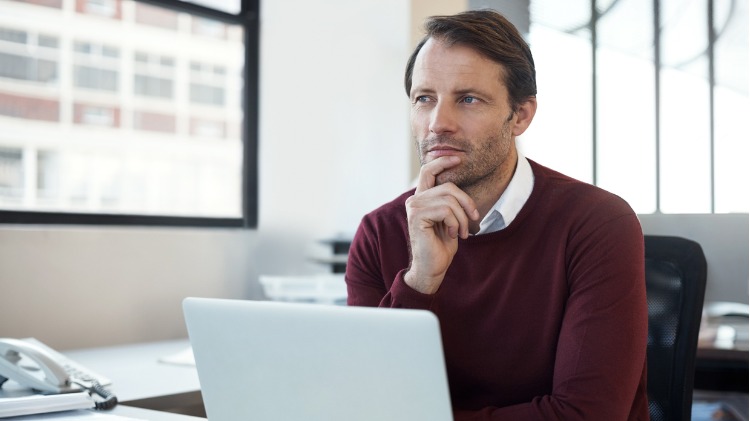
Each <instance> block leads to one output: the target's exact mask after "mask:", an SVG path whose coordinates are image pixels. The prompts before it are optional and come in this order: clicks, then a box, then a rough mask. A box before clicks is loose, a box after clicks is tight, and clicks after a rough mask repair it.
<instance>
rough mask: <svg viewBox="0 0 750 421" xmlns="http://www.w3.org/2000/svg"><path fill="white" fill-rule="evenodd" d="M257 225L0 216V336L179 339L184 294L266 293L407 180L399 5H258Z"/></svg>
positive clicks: (306, 269) (106, 341) (282, 0)
mask: <svg viewBox="0 0 750 421" xmlns="http://www.w3.org/2000/svg"><path fill="white" fill-rule="evenodd" d="M261 10H262V13H261V63H262V66H261V83H260V85H261V86H260V90H261V98H260V109H261V112H260V162H259V163H260V181H259V182H260V185H259V187H260V200H259V203H260V209H259V214H260V221H259V227H258V229H257V230H230V229H226V230H221V229H218V230H217V229H179V228H173V229H159V228H137V227H136V228H123V227H57V226H7V225H0V337H4V336H9V337H24V336H36V337H37V338H39V339H41V340H43V341H45V342H47V343H48V344H50V345H52V346H54V347H57V348H59V349H71V348H78V347H88V346H103V345H110V344H121V343H130V342H139V341H150V340H158V339H168V338H177V337H184V336H185V334H186V333H185V329H184V326H183V319H182V313H181V309H180V302H181V300H182V298H183V297H185V296H189V295H200V296H217V297H231V298H263V294H262V291H261V289H260V287H259V285H258V282H257V279H258V276H259V275H260V274H276V275H278V274H307V273H315V272H324V271H327V270H328V268H327V267H326V266H324V265H320V264H317V263H314V262H312V261H311V260H310V259H309V257H310V255H311V254H313V253H316V252H323V250H318V249H317V245H316V244H317V243H316V241H317V240H319V239H321V238H326V237H330V236H334V235H338V234H343V235H351V234H352V233H353V232H354V230H355V229H356V226H357V224H358V222H359V219H360V218H361V216H362V215H363V214H364V213H365V212H367V211H369V210H371V209H373V208H374V207H376V206H378V205H379V204H380V203H383V202H385V201H386V200H388V199H390V198H392V197H394V196H395V195H396V194H398V193H400V192H401V191H403V190H405V189H406V188H408V184H409V181H410V180H409V175H408V159H409V158H408V156H409V153H408V151H409V149H410V148H411V141H410V138H409V129H408V101H407V99H406V96H405V95H404V94H403V88H402V74H403V67H404V63H405V61H406V58H407V56H408V53H409V48H410V46H409V2H403V1H402V0H359V1H357V2H350V1H345V0H328V1H326V2H324V3H323V4H321V3H320V2H308V1H305V0H269V1H263V2H262V5H261Z"/></svg>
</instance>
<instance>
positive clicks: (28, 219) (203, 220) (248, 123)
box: [0, 0, 260, 228]
mask: <svg viewBox="0 0 750 421" xmlns="http://www.w3.org/2000/svg"><path fill="white" fill-rule="evenodd" d="M135 1H138V2H142V3H148V4H152V5H155V6H159V7H164V8H167V9H171V10H174V11H177V12H185V13H189V14H191V15H199V16H203V17H206V18H210V19H215V20H218V21H221V22H224V23H229V24H234V25H240V26H242V27H243V29H244V43H245V49H244V51H245V65H244V68H243V77H244V91H243V93H242V105H243V108H244V118H243V123H242V144H243V148H242V150H243V157H242V158H243V159H242V215H241V217H238V218H212V217H198V216H196V217H192V216H190V217H183V216H170V215H140V214H107V213H83V212H44V211H26V210H23V211H16V210H4V209H0V224H43V225H116V226H157V227H158V226H162V227H198V228H200V227H206V228H211V227H216V228H257V226H258V91H259V89H258V77H259V49H260V42H259V37H260V31H259V28H260V0H240V2H241V3H240V12H239V13H237V14H233V13H227V12H224V11H220V10H217V9H212V8H209V7H205V6H202V5H198V4H195V3H189V2H186V1H181V0H135Z"/></svg>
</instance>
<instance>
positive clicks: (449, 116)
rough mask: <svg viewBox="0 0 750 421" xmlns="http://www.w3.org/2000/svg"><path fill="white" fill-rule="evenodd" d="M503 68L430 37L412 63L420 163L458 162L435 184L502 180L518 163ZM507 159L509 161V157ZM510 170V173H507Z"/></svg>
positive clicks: (464, 186) (463, 184)
mask: <svg viewBox="0 0 750 421" xmlns="http://www.w3.org/2000/svg"><path fill="white" fill-rule="evenodd" d="M502 72H503V68H502V66H501V65H500V64H498V63H495V62H493V61H491V60H489V59H487V58H485V57H484V56H482V55H481V54H479V53H477V52H476V51H474V50H473V49H471V48H468V47H466V46H462V45H453V46H451V47H448V46H446V45H445V44H444V43H442V42H440V41H438V40H435V39H430V40H428V41H427V43H426V44H425V45H424V46H423V47H422V49H421V51H420V52H419V54H418V56H417V59H416V61H415V63H414V71H413V74H412V88H411V92H410V95H409V97H410V100H411V103H412V110H411V128H412V134H413V135H414V139H415V143H416V146H417V149H418V151H419V155H420V161H421V162H422V165H424V164H425V163H427V162H430V161H432V160H433V159H436V158H438V157H440V156H445V155H455V156H459V157H460V158H461V163H460V164H459V165H458V166H455V167H452V168H450V169H448V170H445V171H443V172H442V173H440V174H439V175H438V177H437V183H438V184H442V183H445V182H453V183H454V184H456V185H457V186H458V187H459V188H461V189H467V188H470V187H478V186H482V185H483V184H482V182H483V181H486V183H485V184H484V185H485V186H488V185H489V184H491V183H492V182H493V181H500V182H502V181H504V179H505V178H506V177H508V178H509V175H508V174H512V172H513V170H514V169H515V164H516V151H515V144H514V133H513V131H514V127H515V124H516V120H517V117H516V114H515V113H513V112H512V109H511V107H510V104H509V100H508V90H507V88H506V87H505V84H504V83H503V78H502ZM509 158H510V159H509ZM508 171H510V172H508Z"/></svg>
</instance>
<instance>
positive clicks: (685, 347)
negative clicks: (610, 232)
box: [645, 235, 706, 421]
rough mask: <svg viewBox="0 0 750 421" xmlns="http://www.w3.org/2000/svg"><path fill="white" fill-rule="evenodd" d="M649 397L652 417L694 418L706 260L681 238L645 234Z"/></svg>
mask: <svg viewBox="0 0 750 421" xmlns="http://www.w3.org/2000/svg"><path fill="white" fill-rule="evenodd" d="M645 248H646V291H647V296H648V367H647V369H648V395H649V412H650V414H651V420H652V421H676V420H681V421H690V415H691V414H690V412H691V406H692V402H693V371H694V366H695V353H696V349H697V347H698V330H699V328H700V321H701V312H702V309H703V296H704V293H705V290H706V258H705V256H704V255H703V249H702V248H701V246H700V245H699V244H698V243H696V242H694V241H691V240H687V239H684V238H678V237H663V236H651V235H647V236H645Z"/></svg>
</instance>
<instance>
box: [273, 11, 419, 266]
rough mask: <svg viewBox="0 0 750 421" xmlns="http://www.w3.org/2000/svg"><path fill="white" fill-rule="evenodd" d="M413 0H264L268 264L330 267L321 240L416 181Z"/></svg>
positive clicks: (351, 226) (347, 230)
mask: <svg viewBox="0 0 750 421" xmlns="http://www.w3.org/2000/svg"><path fill="white" fill-rule="evenodd" d="M409 9H410V2H408V1H403V0H358V1H354V2H353V1H349V0H326V1H323V2H310V1H307V0H284V1H266V2H264V3H263V5H262V9H261V17H262V22H261V33H262V37H261V81H262V86H261V106H260V122H261V123H260V137H261V140H262V141H261V145H260V146H261V150H260V173H261V178H260V203H261V208H260V232H259V234H260V237H261V244H262V245H263V247H261V248H260V250H259V256H260V259H259V261H258V266H259V270H260V271H261V273H268V274H299V273H309V272H314V271H325V270H328V269H327V268H326V267H324V266H321V265H319V264H314V263H310V262H309V260H307V259H306V256H307V255H309V254H314V253H316V252H318V250H316V247H315V246H314V244H315V242H316V241H317V240H318V239H321V238H325V237H331V236H334V235H337V234H343V235H352V234H353V233H354V231H355V229H356V227H357V225H358V223H359V220H360V219H361V217H362V215H363V214H364V213H366V212H368V211H370V210H372V209H374V208H375V207H377V206H378V205H380V204H382V203H384V202H386V201H387V200H390V199H392V198H394V197H395V196H396V195H398V194H399V193H401V192H403V191H405V190H406V189H407V188H408V187H409V182H410V180H409V157H410V156H411V155H410V153H409V150H410V149H411V148H412V145H411V138H410V134H409V125H408V116H409V111H408V98H407V97H406V94H405V93H404V88H403V70H404V67H405V64H406V60H407V58H408V56H409V53H410V48H411V46H410V33H411V32H410V21H409Z"/></svg>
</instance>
